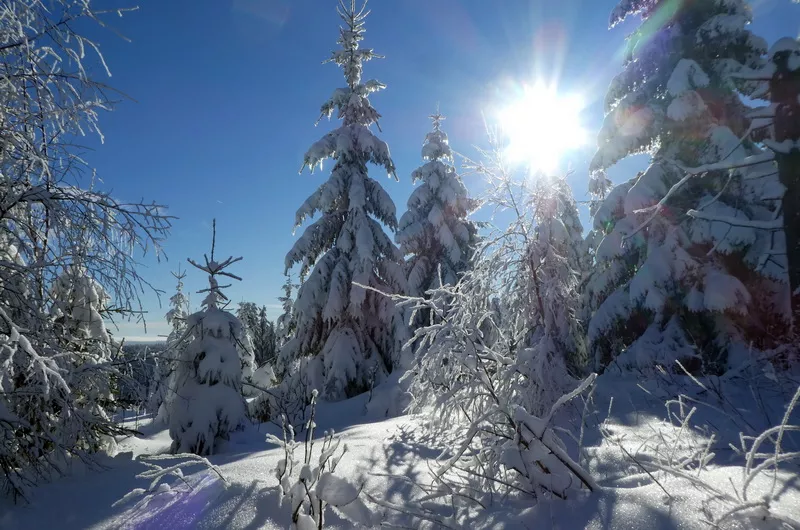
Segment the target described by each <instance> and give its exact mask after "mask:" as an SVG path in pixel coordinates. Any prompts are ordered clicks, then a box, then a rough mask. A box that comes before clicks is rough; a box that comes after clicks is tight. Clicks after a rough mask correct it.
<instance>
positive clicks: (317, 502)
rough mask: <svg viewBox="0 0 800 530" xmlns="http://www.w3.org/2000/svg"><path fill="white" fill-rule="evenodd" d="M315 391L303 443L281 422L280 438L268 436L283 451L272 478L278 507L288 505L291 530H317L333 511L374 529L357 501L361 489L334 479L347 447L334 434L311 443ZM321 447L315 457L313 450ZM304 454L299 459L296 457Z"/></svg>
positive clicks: (371, 518)
mask: <svg viewBox="0 0 800 530" xmlns="http://www.w3.org/2000/svg"><path fill="white" fill-rule="evenodd" d="M316 403H317V391H316V390H314V391H313V392H312V394H311V403H310V414H311V415H310V417H309V420H308V422H307V423H306V426H305V440H304V441H303V442H298V441H297V440H296V439H295V432H294V429H293V427H292V426H291V425H290V424H289V423H288V421H286V419H285V418H284V420H283V438H278V437H277V436H274V435H271V434H270V435H268V436H267V442H268V443H273V444H275V445H277V446H278V447H280V448H282V449H283V454H284V457H283V459H281V460H280V461H279V462H278V467H277V468H276V469H275V476H276V478H277V479H278V491H279V494H280V498H281V503H284V502H285V503H287V504H288V505H289V508H290V510H291V513H292V526H291V528H292V529H293V530H295V529H296V530H318V529H320V528H323V527H324V525H325V513H326V511H327V510H328V508H329V507H330V508H332V509H333V510H334V511H335V512H336V513H337V514H339V515H341V516H342V517H344V518H345V519H347V520H349V521H351V522H353V523H356V524H359V525H364V526H366V527H371V526H373V525H374V522H375V517H374V515H373V513H372V512H371V511H370V510H369V508H367V506H366V505H365V504H364V501H362V500H361V499H360V498H359V497H360V495H361V488H360V487H356V486H355V485H353V484H351V483H350V482H349V481H348V480H347V479H344V478H342V477H340V476H337V475H336V467H337V466H338V465H339V462H340V461H341V459H342V457H344V455H345V454H346V453H347V445H344V446H341V451H340V445H341V440H340V439H339V438H337V437H336V436H334V432H333V431H332V430H331V431H328V432H326V433H325V434H324V437H323V439H322V441H321V442H320V441H315V440H314V429H315V426H316V425H315V423H314V415H315V413H316ZM317 444H320V445H321V447H319V450H318V451H317V453H316V454H315V453H314V446H315V445H317ZM301 451H302V453H303V456H302V458H301V457H300V455H298V454H296V453H298V452H301Z"/></svg>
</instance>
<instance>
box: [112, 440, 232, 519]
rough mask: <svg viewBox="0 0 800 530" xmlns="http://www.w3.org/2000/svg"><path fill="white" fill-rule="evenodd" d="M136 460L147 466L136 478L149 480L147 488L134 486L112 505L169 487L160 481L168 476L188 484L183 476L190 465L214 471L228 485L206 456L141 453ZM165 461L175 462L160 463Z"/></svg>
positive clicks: (217, 468)
mask: <svg viewBox="0 0 800 530" xmlns="http://www.w3.org/2000/svg"><path fill="white" fill-rule="evenodd" d="M137 461H139V462H141V463H143V464H144V465H145V466H147V469H146V470H145V471H142V472H141V473H139V474H137V475H136V478H140V479H146V480H149V481H150V484H149V485H148V486H147V488H135V489H133V490H131V491H129V492H128V493H126V494H125V495H124V496H123V497H122V498H121V499H119V500H117V501H116V502H114V504H112V506H118V505H120V504H125V503H127V502H129V501H130V500H132V499H135V498H136V497H141V496H145V495H149V494H154V493H158V492H161V491H164V490H166V489H169V486H168V485H167V486H165V485H164V484H162V481H163V480H165V479H167V478H169V477H175V478H177V479H178V480H180V481H181V482H183V483H184V484H187V485H188V483H187V482H186V480H185V478H184V477H185V474H184V470H185V469H186V468H187V467H191V466H203V467H204V468H206V469H208V470H209V471H212V472H214V473H215V474H216V475H217V476H218V477H219V479H220V480H221V481H222V483H223V484H224V485H225V486H226V487H227V486H228V481H227V479H226V478H225V477H224V476H223V474H222V471H220V469H219V467H217V466H215V465H214V464H212V463H211V462H209V461H208V459H207V458H205V457H202V456H198V455H195V454H192V453H181V454H175V455H143V456H140V457H139V458H137ZM167 461H169V462H175V461H177V462H175V463H171V464H169V465H166V466H164V465H162V462H167Z"/></svg>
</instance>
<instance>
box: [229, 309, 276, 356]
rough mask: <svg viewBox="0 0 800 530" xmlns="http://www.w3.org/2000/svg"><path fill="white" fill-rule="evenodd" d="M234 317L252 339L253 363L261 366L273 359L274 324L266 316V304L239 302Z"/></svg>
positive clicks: (274, 345)
mask: <svg viewBox="0 0 800 530" xmlns="http://www.w3.org/2000/svg"><path fill="white" fill-rule="evenodd" d="M236 317H237V318H238V319H239V320H240V321H241V322H242V325H243V326H244V328H245V331H246V332H247V334H248V335H249V336H250V338H251V340H252V343H253V353H254V355H255V365H256V366H263V365H264V364H266V363H268V362H272V361H274V358H275V350H276V344H275V341H276V337H275V325H274V324H273V323H272V322H271V321H270V320H269V319H268V318H267V308H266V306H262V307H258V306H257V305H256V304H255V303H253V302H240V303H239V308H238V309H237V310H236Z"/></svg>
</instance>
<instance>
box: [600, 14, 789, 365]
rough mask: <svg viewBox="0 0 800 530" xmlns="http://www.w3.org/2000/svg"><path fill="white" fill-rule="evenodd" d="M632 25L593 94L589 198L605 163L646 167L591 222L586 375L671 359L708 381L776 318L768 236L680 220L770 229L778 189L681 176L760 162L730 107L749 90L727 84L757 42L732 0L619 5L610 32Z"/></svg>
mask: <svg viewBox="0 0 800 530" xmlns="http://www.w3.org/2000/svg"><path fill="white" fill-rule="evenodd" d="M636 14H638V15H639V16H641V17H642V19H643V23H642V25H641V27H640V28H639V29H638V30H637V31H635V32H634V33H633V34H632V35H631V36H630V37H629V39H628V48H627V55H626V57H625V63H624V69H623V72H622V73H621V74H619V75H618V76H617V77H616V78H615V79H614V81H613V82H612V84H611V86H610V88H609V90H608V93H607V96H606V102H605V105H606V118H605V122H604V125H603V129H602V131H601V132H600V135H599V138H598V151H597V153H596V155H595V157H594V159H593V161H592V163H591V167H590V169H591V170H592V171H593V172H595V177H594V178H595V180H597V181H598V186H596V187H598V188H599V189H600V190H601V191H605V189H603V188H607V186H604V185H603V182H605V177H604V174H603V173H602V172H603V170H605V169H606V168H608V167H610V166H612V165H613V164H615V163H616V162H617V161H619V160H621V159H623V158H625V157H627V156H629V155H632V154H636V153H643V152H646V153H649V154H650V155H651V157H652V158H651V164H650V166H649V167H648V168H647V170H646V171H644V172H642V173H640V174H639V175H637V176H636V177H635V178H634V179H632V180H630V181H628V182H626V183H623V184H620V185H618V186H617V187H615V188H614V189H612V190H611V191H610V192H608V193H607V194H606V195H605V198H604V200H603V201H602V203H601V204H599V205H597V206H596V209H595V212H594V236H593V238H594V239H595V243H596V239H599V237H600V236H602V241H601V242H600V243H599V245H597V246H596V251H595V253H594V254H595V255H594V267H593V272H592V275H591V277H590V278H589V279H588V281H587V283H586V292H587V299H588V304H589V309H588V312H589V315H591V321H590V324H589V326H588V332H589V343H590V349H591V354H592V356H593V357H594V360H595V363H596V365H597V366H598V367H604V366H607V365H608V364H609V363H610V362H611V361H612V360H614V359H615V358H616V359H617V362H616V365H620V366H622V365H624V366H631V365H632V366H638V367H652V366H653V365H655V364H659V365H662V366H665V367H667V368H668V369H674V368H675V364H674V361H675V360H676V359H680V360H683V361H684V363H685V364H684V365H685V366H688V367H692V368H693V369H698V370H699V369H702V370H709V371H720V370H724V369H725V368H726V367H727V365H728V362H729V357H730V356H731V355H735V353H736V352H737V351H740V352H741V351H743V348H745V346H746V345H747V344H748V343H749V342H750V341H751V340H761V341H763V340H765V338H767V339H768V338H769V330H770V326H771V324H770V323H771V322H773V321H780V320H781V311H780V308H776V306H775V303H774V302H775V300H776V298H775V297H774V293H775V291H776V289H775V287H774V284H775V280H774V279H771V277H773V278H777V277H779V276H780V275H781V274H782V272H781V267H782V264H781V261H782V259H781V258H780V257H779V256H776V255H773V254H771V252H772V250H771V249H772V248H773V244H772V241H771V239H772V238H771V237H769V234H766V235H765V234H759V233H758V232H756V231H754V230H753V229H751V228H747V227H731V226H730V225H725V224H723V223H718V222H714V221H712V220H708V219H698V218H696V217H691V216H689V215H687V214H686V212H687V211H688V210H691V209H694V210H698V211H704V212H706V214H708V215H711V216H716V215H726V216H731V217H736V218H739V219H742V220H746V221H756V222H758V221H763V220H767V219H772V218H773V217H774V215H775V212H776V208H777V201H776V199H778V198H779V197H780V187H779V186H776V184H777V179H776V178H775V177H774V175H770V174H771V173H774V170H772V169H771V168H770V167H769V166H768V165H764V164H761V165H759V166H757V167H754V168H753V171H752V172H750V173H749V175H746V174H744V172H740V173H738V174H728V173H726V172H720V171H717V172H709V173H707V174H706V175H705V176H704V177H703V178H702V179H690V178H689V175H687V172H686V171H685V169H684V168H686V167H689V166H697V165H702V164H706V163H709V162H713V161H716V160H719V159H720V158H726V159H729V160H737V159H742V158H745V157H747V156H750V155H754V154H757V153H758V152H759V150H758V148H757V147H756V145H755V144H754V143H753V142H752V141H749V140H745V141H742V142H740V141H739V139H740V138H741V137H742V136H744V135H745V133H746V132H747V130H748V128H749V127H750V122H749V120H748V119H747V116H746V111H747V109H746V107H745V106H744V104H743V103H742V99H741V97H740V95H751V94H752V93H753V90H754V89H755V88H756V86H757V85H756V84H755V83H748V82H745V81H737V80H736V79H734V77H733V76H732V74H734V73H736V72H737V71H739V70H741V69H742V68H743V67H755V66H757V65H758V64H760V61H761V55H762V54H763V53H764V51H765V43H764V42H763V41H762V40H761V39H759V38H757V37H755V36H753V35H752V34H751V33H750V32H749V31H748V30H747V29H746V26H747V24H748V23H749V21H750V10H749V7H748V6H747V4H746V3H745V2H744V1H742V0H724V1H722V0H713V1H708V2H691V3H671V2H666V1H660V0H650V1H644V2H642V1H631V0H624V1H622V2H620V3H619V4H618V6H617V7H616V9H615V10H614V12H613V14H612V16H611V24H612V26H613V25H615V24H617V23H619V22H621V21H622V20H624V19H626V18H627V17H629V16H632V15H636ZM598 179H599V180H598ZM600 181H602V182H600ZM606 184H607V183H606ZM598 233H599V236H598ZM620 353H622V354H623V355H622V356H621V357H618V356H619V354H620ZM730 360H731V361H733V360H732V359H730Z"/></svg>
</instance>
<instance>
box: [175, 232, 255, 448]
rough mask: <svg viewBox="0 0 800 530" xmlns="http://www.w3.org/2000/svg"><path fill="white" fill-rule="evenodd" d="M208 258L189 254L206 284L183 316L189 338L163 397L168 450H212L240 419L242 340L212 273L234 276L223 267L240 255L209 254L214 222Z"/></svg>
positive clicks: (242, 412)
mask: <svg viewBox="0 0 800 530" xmlns="http://www.w3.org/2000/svg"><path fill="white" fill-rule="evenodd" d="M213 237H214V239H213V242H212V246H211V258H210V259H209V258H208V256H206V257H205V265H200V264H198V263H196V262H194V261H192V260H189V263H191V264H192V265H193V266H195V267H197V268H198V269H200V270H202V271H204V272H206V273H207V274H208V281H209V288H208V289H204V290H202V291H200V292H205V293H207V295H206V297H205V299H203V302H202V306H203V309H202V310H201V311H198V312H197V313H194V314H192V315H191V316H189V318H188V320H187V322H186V327H187V332H186V336H187V337H188V338H187V340H189V343H188V344H187V345H186V346H185V348H184V349H183V351H182V352H181V357H180V358H179V359H178V360H177V366H176V368H175V372H174V374H173V381H174V383H172V386H173V388H174V392H175V396H174V397H173V399H171V400H170V401H168V407H169V410H168V415H169V434H170V437H171V438H172V452H173V453H195V454H197V455H208V454H212V453H214V452H215V451H216V450H217V449H218V446H219V443H220V442H221V441H223V440H227V439H228V438H229V436H230V433H231V432H232V431H235V430H237V429H239V428H240V427H241V426H242V424H243V423H244V421H245V402H244V398H243V396H242V368H243V366H244V364H245V360H244V358H243V356H242V355H241V352H240V350H239V348H238V345H239V344H241V340H242V333H243V330H242V324H241V322H239V319H237V318H236V317H235V316H233V315H232V314H231V313H229V312H228V311H225V310H224V309H221V308H220V307H219V304H220V303H221V302H224V301H226V300H227V297H226V296H225V295H224V294H223V293H222V289H223V288H224V287H227V286H220V285H219V283H218V281H217V277H218V276H227V277H229V278H234V279H237V280H239V279H240V278H239V277H238V276H234V275H233V274H231V273H229V272H225V270H224V269H225V268H227V267H228V266H230V265H231V264H232V263H235V262H237V261H239V260H240V259H241V258H233V257H230V258H228V259H226V260H224V261H222V262H219V263H218V262H216V261H215V259H214V247H215V246H216V223H215V224H214V236H213Z"/></svg>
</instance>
